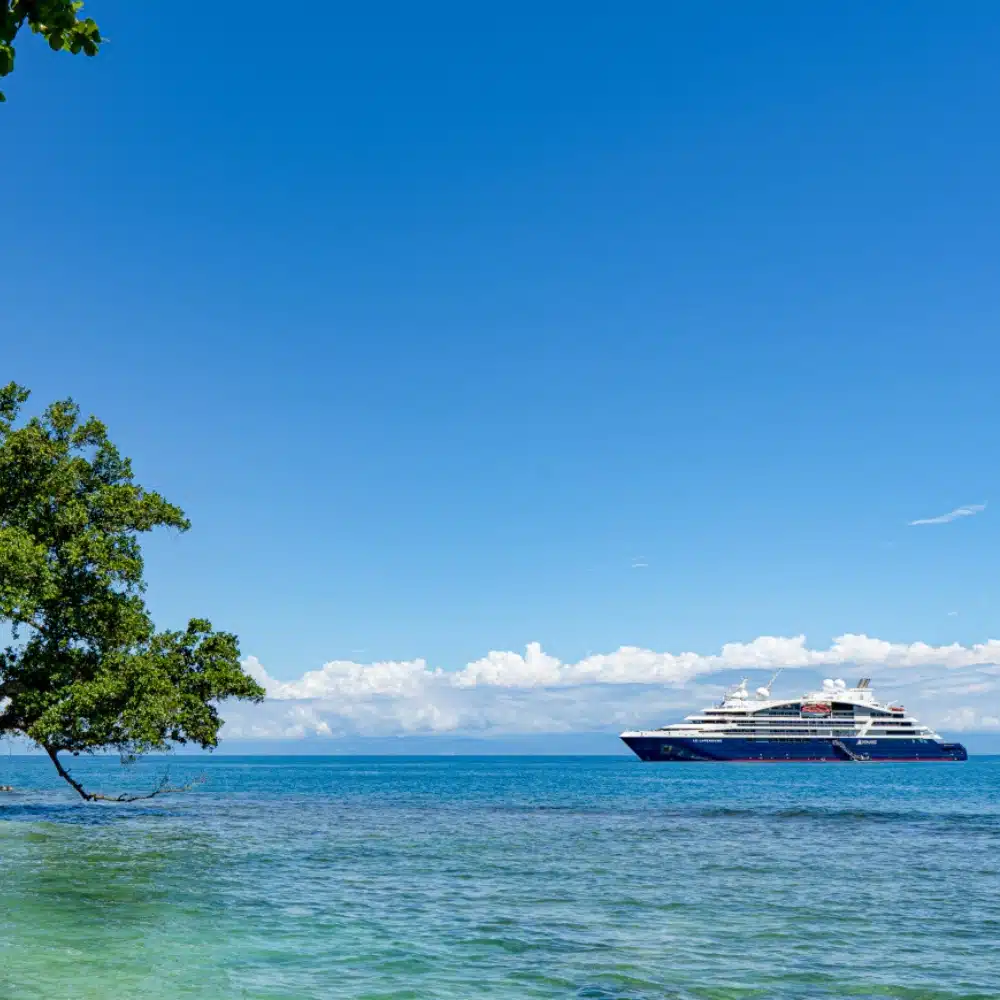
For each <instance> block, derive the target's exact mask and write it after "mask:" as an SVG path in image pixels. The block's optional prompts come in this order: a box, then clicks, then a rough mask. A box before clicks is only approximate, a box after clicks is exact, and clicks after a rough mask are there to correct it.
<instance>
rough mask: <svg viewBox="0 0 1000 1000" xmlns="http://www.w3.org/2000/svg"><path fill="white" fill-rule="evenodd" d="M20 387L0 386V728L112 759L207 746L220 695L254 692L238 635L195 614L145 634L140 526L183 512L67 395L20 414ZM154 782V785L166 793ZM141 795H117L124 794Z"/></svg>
mask: <svg viewBox="0 0 1000 1000" xmlns="http://www.w3.org/2000/svg"><path fill="white" fill-rule="evenodd" d="M28 395H29V393H28V391H27V390H26V389H24V388H22V387H21V386H19V385H17V384H15V383H11V384H10V385H8V386H6V387H5V388H3V389H0V623H5V624H6V625H7V626H8V628H9V631H10V634H11V643H10V645H9V646H8V647H7V648H5V649H3V650H2V651H0V736H3V735H6V734H20V735H23V736H26V737H27V738H28V739H29V740H33V741H34V742H35V743H37V744H38V745H39V746H40V747H42V748H43V749H44V750H45V751H46V753H47V754H48V755H49V758H50V759H51V760H52V763H53V764H54V765H55V767H56V770H57V771H58V772H59V774H60V775H61V776H62V777H63V778H64V779H65V780H66V781H67V782H69V784H70V785H72V786H73V788H75V789H76V791H77V792H78V793H79V794H80V795H81V796H82V797H83V798H84V799H88V800H93V799H100V798H104V797H105V796H102V795H97V794H93V793H91V792H88V791H86V790H85V789H84V788H83V787H82V786H81V784H80V783H79V782H77V781H76V780H75V779H74V778H73V776H72V775H71V774H70V773H69V771H68V770H66V768H65V767H64V766H63V763H62V761H61V760H60V758H59V754H60V753H70V754H76V755H79V754H81V753H95V752H97V751H100V750H105V749H114V750H117V751H118V753H119V754H120V755H121V757H122V759H123V761H128V760H134V759H135V758H136V757H137V756H138V755H140V754H143V753H148V752H150V751H157V750H166V749H169V748H170V747H171V746H172V745H174V744H184V743H195V744H197V745H199V746H201V747H202V748H205V749H210V748H212V747H215V746H217V744H218V734H219V728H220V726H221V725H222V719H221V718H220V717H219V713H218V707H217V706H218V702H219V701H220V700H222V699H225V698H241V699H250V700H252V701H260V700H262V698H263V697H264V691H263V689H262V688H261V687H260V685H258V684H257V683H256V682H255V681H254V680H252V679H251V678H250V677H248V676H247V675H246V674H245V673H244V672H243V669H242V667H241V665H240V659H239V645H238V643H237V639H236V636H234V635H231V634H230V633H228V632H216V631H214V630H213V629H212V626H211V625H210V624H209V622H207V621H205V620H203V619H199V618H194V619H192V620H191V621H190V622H189V623H188V626H187V628H186V629H185V630H184V631H179V632H156V631H155V629H154V626H153V622H152V620H151V618H150V615H149V612H148V611H147V609H146V605H145V602H144V600H143V593H144V591H145V584H144V582H143V560H142V552H141V549H140V546H139V539H138V536H139V535H140V534H141V533H143V532H147V531H151V530H152V529H153V528H157V527H170V528H175V529H177V530H178V531H186V530H187V529H188V527H189V526H190V525H189V522H188V520H187V518H186V517H185V516H184V512H183V511H182V510H181V509H180V508H179V507H176V506H174V505H173V504H171V503H169V502H168V501H167V500H165V499H164V498H163V497H162V496H161V495H160V494H159V493H155V492H152V491H150V490H147V489H145V488H143V487H142V486H140V485H138V484H137V483H136V482H135V481H134V479H133V476H132V467H131V463H130V461H129V459H127V458H123V457H122V456H121V455H120V454H119V452H118V450H117V449H116V448H115V446H114V445H113V444H112V443H111V441H110V440H109V438H108V433H107V429H106V428H105V426H104V424H102V423H101V422H100V421H99V420H97V419H95V418H94V417H90V418H89V419H87V420H81V418H80V410H79V407H78V406H77V405H76V404H75V403H74V402H73V401H72V400H65V401H63V402H57V403H53V404H52V405H51V406H49V407H48V408H47V409H46V410H45V412H44V413H43V414H42V415H41V416H40V417H33V418H31V419H30V420H26V421H20V423H19V420H18V418H19V415H20V411H21V408H22V407H23V405H24V403H25V402H26V401H27V399H28ZM175 790H176V789H171V788H168V787H167V786H166V785H165V784H164V785H161V786H159V787H158V788H156V789H155V790H154V791H153V792H152V793H150V794H152V795H157V794H162V793H163V792H165V791H175ZM145 797H148V795H146V796H122V797H121V799H122V800H131V799H132V798H145Z"/></svg>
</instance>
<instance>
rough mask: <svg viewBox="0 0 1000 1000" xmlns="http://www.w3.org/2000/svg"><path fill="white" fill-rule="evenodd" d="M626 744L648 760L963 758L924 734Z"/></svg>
mask: <svg viewBox="0 0 1000 1000" xmlns="http://www.w3.org/2000/svg"><path fill="white" fill-rule="evenodd" d="M622 740H623V741H624V742H625V744H626V745H627V746H628V748H629V749H630V750H631V751H632V752H633V753H634V754H635V755H636V756H637V757H639V758H641V759H642V760H648V761H672V762H681V761H699V760H700V761H743V762H748V763H751V762H754V763H757V762H765V763H785V762H794V761H800V762H829V763H845V762H846V763H852V762H871V763H876V762H884V763H888V762H892V761H896V762H911V761H913V762H918V761H955V760H966V759H968V754H967V753H966V751H965V747H964V746H962V744H961V743H943V742H939V741H938V740H928V739H912V740H909V739H858V738H857V737H847V736H845V737H843V738H842V739H839V738H838V739H831V738H829V737H826V738H823V737H817V738H814V739H786V740H778V739H775V740H769V739H764V738H760V737H758V738H756V739H725V738H720V737H715V738H709V737H705V738H698V737H693V738H691V737H683V738H681V737H674V736H623V737H622Z"/></svg>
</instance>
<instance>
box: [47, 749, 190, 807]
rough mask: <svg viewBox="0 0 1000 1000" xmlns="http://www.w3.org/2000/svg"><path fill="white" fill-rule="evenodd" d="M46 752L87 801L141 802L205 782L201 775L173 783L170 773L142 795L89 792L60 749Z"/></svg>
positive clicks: (60, 774)
mask: <svg viewBox="0 0 1000 1000" xmlns="http://www.w3.org/2000/svg"><path fill="white" fill-rule="evenodd" d="M45 752H46V753H47V754H48V755H49V760H51V761H52V763H53V764H54V765H55V769H56V771H58V773H59V777H60V778H62V779H63V781H65V782H66V783H67V784H68V785H70V787H71V788H73V789H74V791H76V793H77V795H79V796H80V798H81V799H83V800H84V801H85V802H140V801H142V800H143V799H155V798H156V796H158V795H173V794H177V793H179V792H189V791H191V789H192V788H196V787H197V786H198V785H201V784H204V782H205V775H199V776H198V777H197V778H195V779H194V780H192V781H189V782H188V783H187V784H185V785H171V784H170V775H169V774H165V775H163V777H162V778H161V779H160V781H159V783H158V784H157V786H156V787H155V788H154V789H153V790H152V791H151V792H145V793H143V794H141V795H131V794H129V793H127V792H125V793H123V794H121V795H102V794H101V793H100V792H88V791H87V789H86V788H84V787H83V785H81V784H80V782H79V781H77V780H76V778H74V777H73V775H72V774H70V772H69V771H67V770H66V768H64V767H63V766H62V762H61V761H60V760H59V751H58V750H57V749H55V748H54V747H45Z"/></svg>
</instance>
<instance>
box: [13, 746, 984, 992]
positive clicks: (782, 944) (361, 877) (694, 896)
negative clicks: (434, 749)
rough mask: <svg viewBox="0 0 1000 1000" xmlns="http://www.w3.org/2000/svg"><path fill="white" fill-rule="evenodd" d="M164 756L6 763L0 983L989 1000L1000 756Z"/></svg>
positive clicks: (65, 987) (49, 988)
mask: <svg viewBox="0 0 1000 1000" xmlns="http://www.w3.org/2000/svg"><path fill="white" fill-rule="evenodd" d="M165 767H166V763H165V762H164V761H163V760H162V759H161V760H150V761H147V762H144V763H143V764H141V765H140V766H139V767H138V768H136V769H134V770H133V771H132V773H131V775H130V776H129V780H130V783H131V784H132V785H133V786H135V785H142V784H143V783H147V784H149V783H151V782H152V781H153V780H154V779H155V777H156V776H157V775H158V774H159V773H161V772H162V771H163V769H164V768H165ZM170 769H171V776H172V777H173V778H175V779H177V780H181V779H183V778H184V777H185V776H188V775H192V774H196V773H201V772H205V773H207V781H206V783H205V784H204V785H203V786H201V788H200V789H198V790H197V791H195V792H192V793H189V794H187V795H184V796H179V797H176V798H170V799H157V800H153V801H152V802H150V803H146V804H139V805H132V806H118V805H86V804H83V803H79V802H76V801H74V799H73V798H72V797H71V794H70V792H69V791H68V790H63V789H62V788H60V787H59V786H58V785H57V783H56V781H55V780H53V777H52V775H51V774H50V765H49V763H48V761H47V760H43V759H42V758H40V757H21V758H17V757H15V758H13V759H9V758H7V757H2V758H0V784H13V785H15V786H17V788H18V789H19V791H18V792H17V793H15V794H0V998H3V1000H27V998H32V1000H34V998H45V1000H70V998H74V1000H75V998H98V997H100V998H115V1000H130V998H168V997H169V998H177V997H191V998H195V997H197V998H206V1000H208V998H212V1000H217V998H235V997H247V998H262V1000H263V998H274V1000H278V998H283V1000H284V998H293V997H294V998H314V997H315V998H320V997H322V998H337V997H345V998H352V1000H356V998H357V1000H360V998H371V1000H374V998H386V1000H388V998H393V1000H402V998H414V1000H417V998H419V1000H424V998H474V997H517V998H528V997H581V998H583V997H586V998H595V1000H596V998H607V1000H610V998H632V1000H640V998H642V1000H645V998H684V1000H695V998H698V1000H701V998H706V1000H707V998H712V1000H723V998H726V1000H736V998H747V997H762V998H776V1000H778V998H788V1000H805V998H813V997H816V998H820V997H822V998H838V1000H842V998H847V997H879V998H884V997H901V998H908V1000H935V998H954V1000H958V998H966V1000H971V998H973V997H975V998H981V1000H996V998H997V997H1000V878H998V871H1000V758H997V757H993V758H974V759H973V760H972V761H970V762H969V763H968V764H964V765H963V764H953V765H948V764H938V765H934V764H912V765H896V764H882V765H869V766H864V765H860V766H854V765H808V764H806V765H796V764H787V765H777V766H775V765H771V766H767V765H758V766H754V765H743V766H741V765H714V764H683V765H673V766H671V765H656V764H641V763H640V762H638V761H636V760H632V759H630V758H586V757H577V758H552V757H546V758H524V757H492V758H485V757H484V758H470V757H451V758H448V757H444V758H442V757H434V758H431V757H423V758H414V757H408V758H406V757H403V758H401V757H395V758H393V757H367V758H365V757H340V758H330V757H323V758H316V757H313V758H289V757H214V758H210V759H208V760H207V761H206V760H205V759H203V758H191V757H178V758H176V759H175V760H173V761H172V762H171V763H170ZM77 771H78V772H79V773H80V774H86V775H87V776H88V779H89V780H90V781H91V783H92V784H95V785H98V786H102V787H103V789H104V790H105V791H110V790H112V789H113V788H115V787H116V782H117V781H118V780H119V769H118V765H117V761H109V760H96V761H82V762H79V763H78V764H77Z"/></svg>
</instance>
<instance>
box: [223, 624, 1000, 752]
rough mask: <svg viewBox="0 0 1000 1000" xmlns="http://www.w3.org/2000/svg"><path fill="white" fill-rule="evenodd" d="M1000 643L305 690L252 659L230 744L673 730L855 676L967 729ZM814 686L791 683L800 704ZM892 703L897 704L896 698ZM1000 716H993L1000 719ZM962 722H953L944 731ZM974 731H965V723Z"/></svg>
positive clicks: (333, 676) (436, 671)
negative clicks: (738, 701)
mask: <svg viewBox="0 0 1000 1000" xmlns="http://www.w3.org/2000/svg"><path fill="white" fill-rule="evenodd" d="M998 664H1000V640H995V639H992V640H989V641H988V642H985V643H979V644H975V645H969V646H963V645H959V644H958V643H953V644H951V645H947V646H932V645H930V644H928V643H924V642H912V643H893V642H887V641H885V640H883V639H877V638H872V637H870V636H866V635H855V634H850V633H848V634H845V635H842V636H838V637H837V638H836V639H834V640H833V642H832V643H831V644H830V645H829V646H828V647H827V648H825V649H813V648H810V647H809V646H807V644H806V639H805V636H802V635H799V636H760V637H758V638H756V639H754V640H753V641H751V642H746V643H740V642H735V643H727V644H726V645H724V646H723V647H722V649H721V650H720V651H719V652H717V653H712V654H701V653H694V652H681V653H665V652H664V653H661V652H656V651H654V650H649V649H641V648H638V647H635V646H622V647H621V648H620V649H618V650H616V651H614V652H611V653H603V654H597V655H592V656H587V657H585V658H584V659H582V660H578V661H575V662H565V661H563V660H561V659H559V658H558V657H555V656H552V655H550V654H548V653H546V652H544V651H543V649H542V648H541V646H540V645H539V644H538V643H530V644H529V645H528V646H527V647H526V649H525V651H524V652H523V653H515V652H497V651H494V652H490V653H487V654H486V656H484V657H482V658H481V659H478V660H475V661H473V662H471V663H468V664H466V665H465V666H464V667H462V668H461V669H460V670H444V669H442V668H441V667H431V666H429V665H428V664H427V662H426V661H425V660H422V659H415V660H406V661H386V662H379V663H367V664H362V663H356V662H354V661H350V660H333V661H331V662H329V663H326V664H324V665H323V666H322V667H320V668H319V669H318V670H311V671H309V672H307V673H306V674H304V675H302V676H301V677H299V678H297V679H294V680H279V679H277V678H275V677H272V676H271V675H270V674H269V673H268V672H267V671H266V670H265V669H264V667H263V665H262V664H261V663H260V662H259V661H258V660H257V659H256V658H254V657H248V658H247V659H246V660H245V661H244V666H245V667H246V669H247V670H248V672H249V673H250V674H251V675H252V676H253V677H255V678H256V679H257V680H258V681H259V682H260V683H261V684H262V685H263V686H264V688H265V690H266V691H267V699H268V700H267V701H266V702H265V704H264V705H263V706H245V705H227V707H226V717H227V719H228V720H229V723H228V725H227V727H226V730H225V734H226V735H227V736H243V737H265V736H283V737H292V738H295V737H305V736H309V735H320V736H336V735H346V734H357V735H391V734H407V733H445V732H447V733H517V732H522V733H530V732H566V731H580V730H587V729H589V730H595V729H614V728H623V727H625V726H630V725H637V724H649V723H652V722H662V721H668V720H670V719H673V718H676V717H677V716H678V715H679V714H683V711H684V710H685V709H688V708H691V707H694V706H700V705H703V704H705V703H706V702H708V701H710V700H712V699H714V698H716V697H717V696H718V694H719V693H720V692H721V690H722V687H723V686H724V684H723V682H724V681H727V680H729V679H731V678H730V677H726V676H725V675H726V674H729V675H731V674H732V673H733V672H734V671H740V672H744V671H745V672H754V671H758V672H760V673H769V672H771V671H773V670H776V669H778V668H779V667H780V668H783V669H791V670H802V671H806V672H812V673H813V674H818V675H820V676H821V675H822V674H826V673H832V672H834V671H837V670H838V669H839V668H855V669H857V670H861V671H864V672H866V673H871V674H873V675H875V676H876V682H877V685H880V686H881V687H882V688H883V689H885V690H886V691H888V690H889V689H891V690H893V691H902V690H905V691H906V697H907V703H908V704H911V705H912V704H915V703H916V702H920V700H921V699H922V698H926V699H927V704H926V712H924V713H922V714H921V717H922V718H924V721H927V722H928V723H930V724H935V723H937V724H939V725H941V726H945V727H946V728H947V727H949V726H950V727H951V728H959V723H960V722H961V723H962V725H963V726H965V725H966V722H967V719H966V716H963V715H955V713H960V712H963V711H965V705H964V704H963V701H967V700H968V699H972V700H973V701H975V702H976V703H977V704H981V707H982V709H983V710H982V711H979V710H977V711H976V712H975V713H974V717H975V719H977V720H979V721H978V722H977V723H976V725H978V726H980V727H981V728H989V727H990V725H991V723H990V721H989V720H990V719H992V718H993V717H994V716H995V715H997V714H998V713H997V710H996V709H997V704H998V696H997V692H998V689H1000V667H998V666H997V665H998ZM815 679H816V678H815V677H809V678H806V677H803V678H800V682H799V683H798V684H796V683H791V682H789V681H788V680H787V679H786V680H785V682H784V683H785V684H786V685H787V686H788V689H789V690H790V691H791V692H793V693H796V694H797V693H799V688H800V687H801V688H804V687H806V686H812V685H813V684H814V683H815ZM886 696H887V697H888V694H887V695H886ZM990 705H992V706H993V707H992V708H990V707H989V706H990ZM952 716H954V721H950V722H949V721H946V720H949V719H951V718H952ZM963 720H966V721H965V722H963Z"/></svg>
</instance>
